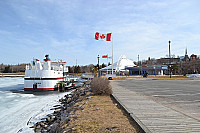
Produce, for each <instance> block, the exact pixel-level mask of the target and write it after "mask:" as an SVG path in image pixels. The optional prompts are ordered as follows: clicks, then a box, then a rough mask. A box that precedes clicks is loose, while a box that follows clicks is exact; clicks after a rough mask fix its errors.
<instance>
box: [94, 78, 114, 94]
mask: <svg viewBox="0 0 200 133" xmlns="http://www.w3.org/2000/svg"><path fill="white" fill-rule="evenodd" d="M109 83H110V81H109V80H107V79H104V78H98V77H96V78H94V79H93V80H92V81H91V91H92V92H93V93H94V95H111V94H112V88H111V86H110V84H109Z"/></svg>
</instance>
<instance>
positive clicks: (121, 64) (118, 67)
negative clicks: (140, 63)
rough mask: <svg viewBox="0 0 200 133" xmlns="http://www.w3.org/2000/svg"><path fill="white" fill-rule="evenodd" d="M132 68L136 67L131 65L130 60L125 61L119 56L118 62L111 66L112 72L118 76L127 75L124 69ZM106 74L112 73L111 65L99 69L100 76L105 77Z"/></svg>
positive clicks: (124, 57) (124, 58)
mask: <svg viewBox="0 0 200 133" xmlns="http://www.w3.org/2000/svg"><path fill="white" fill-rule="evenodd" d="M134 66H136V65H135V64H134V63H133V61H132V60H130V59H127V58H126V56H125V55H121V56H120V57H119V59H118V61H117V62H115V63H114V64H113V72H114V73H116V74H118V75H126V74H128V73H129V72H128V70H127V69H126V67H134ZM106 73H108V74H111V73H112V65H109V66H107V67H104V68H102V69H100V74H101V75H105V74H106Z"/></svg>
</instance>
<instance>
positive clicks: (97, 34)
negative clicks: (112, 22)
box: [95, 32, 99, 40]
mask: <svg viewBox="0 0 200 133" xmlns="http://www.w3.org/2000/svg"><path fill="white" fill-rule="evenodd" d="M95 39H96V40H99V32H96V33H95Z"/></svg>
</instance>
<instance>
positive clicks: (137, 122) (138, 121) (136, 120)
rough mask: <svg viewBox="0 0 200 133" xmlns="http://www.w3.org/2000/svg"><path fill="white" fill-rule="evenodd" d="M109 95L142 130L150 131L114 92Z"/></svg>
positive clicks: (148, 132)
mask: <svg viewBox="0 0 200 133" xmlns="http://www.w3.org/2000/svg"><path fill="white" fill-rule="evenodd" d="M111 97H112V98H113V99H114V100H115V101H116V102H117V103H118V104H119V105H120V107H121V108H122V109H123V110H124V111H125V112H126V113H127V114H128V116H130V118H131V119H132V120H133V121H134V122H135V123H136V125H137V126H138V127H140V129H141V130H142V131H143V132H145V133H152V132H151V131H150V130H149V129H148V128H147V127H146V126H145V125H144V124H143V123H142V122H141V121H140V120H139V119H138V118H137V117H136V116H135V115H134V114H133V113H132V112H130V111H129V109H128V108H127V107H126V106H125V105H124V104H123V103H122V102H121V101H120V100H119V99H118V98H117V97H116V96H115V95H114V94H112V95H111Z"/></svg>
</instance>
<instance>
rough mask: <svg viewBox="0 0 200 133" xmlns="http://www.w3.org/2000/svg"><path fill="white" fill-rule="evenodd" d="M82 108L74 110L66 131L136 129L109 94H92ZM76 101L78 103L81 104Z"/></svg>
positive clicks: (133, 132) (127, 131)
mask: <svg viewBox="0 0 200 133" xmlns="http://www.w3.org/2000/svg"><path fill="white" fill-rule="evenodd" d="M84 102H87V104H85V107H84V109H83V110H78V111H76V112H75V113H74V114H73V116H77V118H76V119H75V118H74V119H72V120H71V121H70V122H69V123H68V124H67V125H65V126H66V131H68V130H69V129H73V130H72V132H78V133H79V132H89V133H90V132H93V133H99V132H103V133H104V132H116V133H117V132H123V133H124V132H126V133H136V129H135V128H134V127H133V126H132V125H131V124H130V121H129V120H128V118H127V117H126V116H125V115H124V114H123V112H122V110H120V109H119V108H117V106H116V105H115V104H113V101H112V100H111V98H110V96H92V98H91V100H84V101H81V103H84ZM81 103H78V104H81ZM78 104H77V105H76V106H79V105H78Z"/></svg>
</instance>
